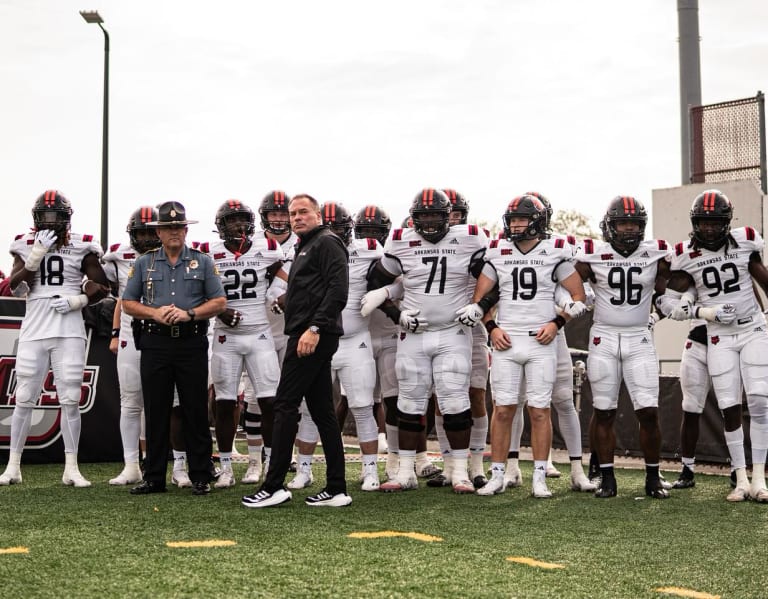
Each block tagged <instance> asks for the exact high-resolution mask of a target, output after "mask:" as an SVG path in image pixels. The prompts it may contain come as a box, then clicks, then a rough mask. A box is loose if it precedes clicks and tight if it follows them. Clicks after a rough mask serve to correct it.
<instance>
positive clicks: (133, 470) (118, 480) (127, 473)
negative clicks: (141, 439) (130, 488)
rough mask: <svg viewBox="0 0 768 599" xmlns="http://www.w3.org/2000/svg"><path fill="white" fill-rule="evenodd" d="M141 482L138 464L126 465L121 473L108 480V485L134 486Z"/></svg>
mask: <svg viewBox="0 0 768 599" xmlns="http://www.w3.org/2000/svg"><path fill="white" fill-rule="evenodd" d="M141 480H142V476H141V468H139V464H138V463H135V464H134V463H132V464H126V465H125V468H123V471H122V472H121V473H120V474H118V475H117V476H116V477H115V478H110V479H109V484H110V485H135V484H137V483H140V482H141Z"/></svg>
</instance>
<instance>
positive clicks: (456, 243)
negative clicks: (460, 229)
mask: <svg viewBox="0 0 768 599" xmlns="http://www.w3.org/2000/svg"><path fill="white" fill-rule="evenodd" d="M451 245H459V240H458V239H456V238H455V237H454V238H453V239H451Z"/></svg>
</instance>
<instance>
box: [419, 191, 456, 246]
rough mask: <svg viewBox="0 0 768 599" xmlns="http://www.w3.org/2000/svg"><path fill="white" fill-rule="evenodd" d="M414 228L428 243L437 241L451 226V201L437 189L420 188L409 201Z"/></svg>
mask: <svg viewBox="0 0 768 599" xmlns="http://www.w3.org/2000/svg"><path fill="white" fill-rule="evenodd" d="M410 213H411V219H412V220H413V228H414V230H415V231H416V232H417V233H418V234H419V235H421V236H422V237H423V238H424V239H426V240H427V241H429V242H430V243H437V242H439V241H440V240H441V239H442V238H443V237H445V236H446V235H447V234H448V231H449V229H450V227H451V225H450V218H451V201H450V200H449V199H448V196H446V195H445V194H444V193H443V192H442V191H438V190H437V189H424V190H422V191H421V192H420V193H419V194H418V195H417V196H416V197H415V198H414V199H413V202H412V203H411V211H410Z"/></svg>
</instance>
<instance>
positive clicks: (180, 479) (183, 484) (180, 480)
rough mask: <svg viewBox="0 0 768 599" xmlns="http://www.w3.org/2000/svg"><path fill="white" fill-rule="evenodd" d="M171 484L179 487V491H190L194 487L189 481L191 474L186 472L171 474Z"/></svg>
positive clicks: (179, 471)
mask: <svg viewBox="0 0 768 599" xmlns="http://www.w3.org/2000/svg"><path fill="white" fill-rule="evenodd" d="M171 482H172V483H173V484H174V485H176V486H177V487H179V489H189V488H191V487H192V481H191V480H190V479H189V474H187V471H186V470H174V471H173V474H171Z"/></svg>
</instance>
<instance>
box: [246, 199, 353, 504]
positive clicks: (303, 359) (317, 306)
mask: <svg viewBox="0 0 768 599" xmlns="http://www.w3.org/2000/svg"><path fill="white" fill-rule="evenodd" d="M288 214H289V216H290V220H291V229H292V230H293V232H294V233H296V235H298V237H299V243H298V244H297V245H296V248H295V256H294V259H293V262H292V263H291V266H290V273H289V275H288V291H287V292H286V296H285V334H286V335H288V344H287V346H286V352H285V359H284V361H283V368H282V372H281V375H280V383H279V385H278V388H277V395H276V396H275V406H274V414H275V418H274V429H273V433H272V457H271V459H270V462H269V471H268V472H267V476H266V478H265V479H264V484H263V485H262V486H261V489H260V490H259V491H258V492H257V493H255V494H253V495H248V496H246V497H243V500H242V503H243V505H244V506H245V507H254V508H259V507H270V506H273V505H278V504H281V503H284V502H286V501H289V500H290V499H291V492H290V491H288V490H287V489H286V488H285V487H284V486H283V482H284V481H285V476H286V474H287V472H288V468H289V466H290V462H291V453H292V450H293V443H294V440H295V439H296V429H297V424H298V420H299V406H300V404H301V400H302V398H305V399H306V402H307V408H308V409H309V413H310V415H311V416H312V420H313V421H314V423H315V424H316V425H317V429H318V432H319V433H320V440H321V441H322V444H323V450H324V451H325V459H326V473H327V483H326V487H325V488H324V489H323V490H322V491H320V492H319V493H318V494H316V495H312V496H310V497H307V499H306V503H307V505H310V506H329V507H341V506H345V505H349V504H350V503H351V502H352V498H351V497H350V496H349V495H347V486H346V480H345V473H344V447H343V445H342V441H341V431H340V430H339V424H338V422H337V420H336V416H335V414H334V411H333V393H332V388H331V358H332V357H333V354H334V353H335V352H336V349H337V348H338V347H339V337H340V336H341V335H342V334H343V333H344V330H343V329H342V323H341V311H342V310H343V309H344V306H345V305H346V303H347V292H348V283H349V275H348V271H347V250H346V248H345V247H344V244H343V243H342V241H341V239H339V237H337V236H336V235H334V234H333V233H332V232H331V231H330V229H328V228H327V227H325V226H323V225H322V220H321V217H320V205H319V204H318V202H317V200H315V199H314V198H313V197H312V196H309V195H306V194H302V195H297V196H294V197H293V198H292V199H291V201H290V203H289V204H288Z"/></svg>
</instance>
